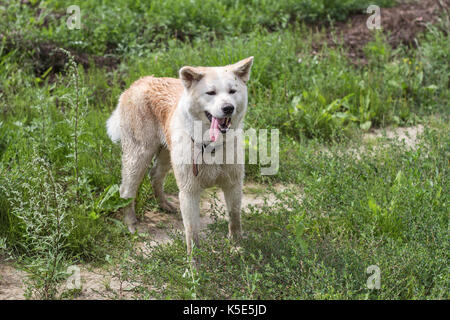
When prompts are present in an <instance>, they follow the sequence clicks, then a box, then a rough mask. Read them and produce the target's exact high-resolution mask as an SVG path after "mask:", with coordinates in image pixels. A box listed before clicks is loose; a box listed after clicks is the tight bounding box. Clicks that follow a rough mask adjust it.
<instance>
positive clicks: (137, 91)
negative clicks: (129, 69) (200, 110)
mask: <svg viewBox="0 0 450 320" xmlns="http://www.w3.org/2000/svg"><path fill="white" fill-rule="evenodd" d="M183 90H184V87H183V84H182V83H181V80H179V79H175V78H155V77H152V76H148V77H143V78H140V79H139V80H137V81H135V82H134V83H133V84H132V85H131V86H130V88H129V89H127V90H126V91H125V92H124V93H123V94H122V95H121V97H120V103H121V106H122V110H121V112H122V113H121V116H122V117H123V118H124V119H127V120H126V123H127V124H129V125H130V129H131V130H132V131H133V136H134V137H136V138H137V139H138V140H141V141H145V140H146V139H145V137H140V135H141V134H142V133H145V128H142V126H143V125H148V124H149V122H150V123H152V122H153V123H154V125H157V126H160V128H161V129H162V131H163V132H164V135H165V140H166V143H167V145H168V147H169V148H170V135H169V134H168V133H169V132H168V128H169V122H170V118H171V116H172V113H173V111H174V110H175V109H176V107H177V105H178V101H179V100H180V97H181V95H182V93H183ZM130 109H135V110H133V111H131V110H130Z"/></svg>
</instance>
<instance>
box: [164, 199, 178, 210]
mask: <svg viewBox="0 0 450 320" xmlns="http://www.w3.org/2000/svg"><path fill="white" fill-rule="evenodd" d="M159 206H160V207H161V209H163V210H164V211H166V212H169V213H177V212H179V211H180V203H179V202H178V200H175V199H174V200H168V199H166V200H165V201H163V202H161V203H160V204H159Z"/></svg>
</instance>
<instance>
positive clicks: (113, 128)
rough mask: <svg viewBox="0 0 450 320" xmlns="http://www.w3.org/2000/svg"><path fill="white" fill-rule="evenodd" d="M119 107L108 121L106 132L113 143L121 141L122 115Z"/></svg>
mask: <svg viewBox="0 0 450 320" xmlns="http://www.w3.org/2000/svg"><path fill="white" fill-rule="evenodd" d="M119 108H120V104H119V106H118V107H117V108H116V110H114V111H113V113H112V115H111V117H109V119H108V121H106V131H107V132H108V136H109V137H110V138H111V140H112V141H113V142H118V141H119V140H120V113H119Z"/></svg>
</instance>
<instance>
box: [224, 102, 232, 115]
mask: <svg viewBox="0 0 450 320" xmlns="http://www.w3.org/2000/svg"><path fill="white" fill-rule="evenodd" d="M222 111H223V113H224V114H226V115H230V114H232V113H233V111H234V106H233V105H232V104H226V105H224V106H223V107H222Z"/></svg>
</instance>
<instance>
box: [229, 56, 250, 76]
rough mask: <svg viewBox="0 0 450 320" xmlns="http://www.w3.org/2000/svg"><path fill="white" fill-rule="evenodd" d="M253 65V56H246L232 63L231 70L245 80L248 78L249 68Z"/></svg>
mask: <svg viewBox="0 0 450 320" xmlns="http://www.w3.org/2000/svg"><path fill="white" fill-rule="evenodd" d="M252 65H253V57H248V58H246V59H244V60H241V61H239V62H237V63H235V64H233V65H232V69H233V72H234V73H235V74H236V75H237V76H238V77H239V78H241V79H242V81H244V82H247V81H248V80H249V79H250V70H251V68H252Z"/></svg>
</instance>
